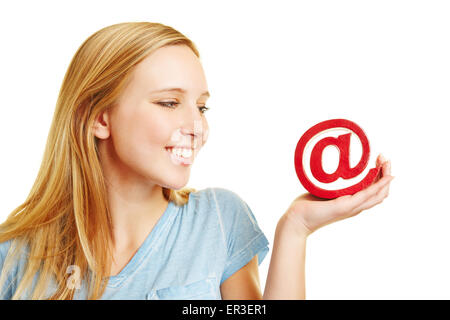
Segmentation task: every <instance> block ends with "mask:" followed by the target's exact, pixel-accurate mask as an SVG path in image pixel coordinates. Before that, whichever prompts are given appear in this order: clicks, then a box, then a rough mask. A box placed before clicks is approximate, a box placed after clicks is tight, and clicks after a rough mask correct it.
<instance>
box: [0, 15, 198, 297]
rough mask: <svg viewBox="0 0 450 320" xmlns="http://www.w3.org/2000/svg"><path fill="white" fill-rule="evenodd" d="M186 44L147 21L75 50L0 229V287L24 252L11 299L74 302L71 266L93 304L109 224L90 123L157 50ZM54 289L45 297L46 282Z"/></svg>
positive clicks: (115, 28) (184, 192)
mask: <svg viewBox="0 0 450 320" xmlns="http://www.w3.org/2000/svg"><path fill="white" fill-rule="evenodd" d="M169 45H187V46H188V47H189V48H191V49H192V51H193V52H194V53H195V54H196V56H197V57H200V55H199V52H198V50H197V49H196V47H195V45H194V44H193V42H192V41H191V40H189V39H188V38H187V37H186V36H184V35H183V34H181V33H180V32H178V31H176V30H174V29H173V28H171V27H169V26H166V25H163V24H160V23H151V22H125V23H118V24H114V25H111V26H107V27H105V28H103V29H101V30H99V31H97V32H95V33H94V34H92V35H91V36H90V37H89V38H88V39H86V40H85V41H84V43H83V44H82V45H81V46H80V48H79V49H78V50H77V52H76V53H75V55H74V57H73V58H72V61H71V63H70V65H69V68H68V70H67V72H66V74H65V77H64V80H63V83H62V86H61V89H60V91H59V95H58V100H57V103H56V108H55V113H54V116H53V120H52V124H51V128H50V132H49V135H48V139H47V143H46V147H45V152H44V156H43V160H42V164H41V167H40V169H39V173H38V175H37V178H36V180H35V182H34V185H33V187H32V189H31V191H30V193H29V195H28V197H27V199H26V201H25V202H24V203H22V204H21V205H20V206H19V207H17V208H16V209H15V210H13V212H12V213H10V215H9V216H8V218H7V219H6V221H5V222H4V223H2V224H1V225H0V243H1V242H4V241H8V240H11V241H12V245H11V248H10V250H9V252H8V255H7V257H6V259H5V262H4V266H3V270H2V273H1V275H0V288H2V284H3V283H4V282H5V281H6V279H7V277H8V276H7V275H8V272H9V271H10V270H11V268H12V267H13V265H14V262H15V261H16V259H17V258H18V256H19V254H20V252H23V250H22V249H27V250H29V255H28V259H27V264H26V267H25V269H24V274H23V277H22V278H21V280H20V283H19V284H18V286H17V289H16V291H15V292H14V293H13V296H12V299H21V298H22V296H23V295H24V294H25V293H26V292H27V291H28V290H31V289H32V287H33V284H32V282H33V278H34V277H35V275H39V276H38V277H37V278H38V280H37V281H36V283H35V286H34V289H33V290H32V292H31V293H30V295H31V297H30V298H31V299H73V298H74V294H75V291H74V290H75V288H76V287H75V286H68V285H67V281H68V280H70V279H69V277H70V273H69V272H68V270H70V268H71V266H74V265H75V266H78V267H79V271H80V274H81V275H82V280H85V281H87V283H88V284H89V286H88V289H89V291H88V292H89V293H88V299H99V298H100V297H101V296H102V295H103V293H104V291H105V289H106V284H107V282H105V279H106V278H107V277H108V273H109V270H110V265H111V256H112V255H111V252H112V251H111V248H112V247H111V244H112V239H113V237H112V225H111V217H110V213H109V210H108V202H107V197H106V186H105V181H104V177H103V174H102V167H101V165H100V161H99V157H98V150H97V138H96V137H95V136H94V134H93V124H94V121H95V119H96V118H97V117H98V116H99V115H100V113H101V112H103V111H105V110H106V109H108V108H110V107H111V106H112V105H114V103H115V101H116V99H117V97H118V96H119V94H120V93H121V91H122V89H123V88H124V87H125V86H126V83H127V81H128V79H129V75H130V73H131V71H132V70H133V67H134V66H136V65H137V64H138V63H139V62H141V61H142V60H143V59H145V58H146V57H147V56H148V55H149V54H151V53H152V52H154V51H155V50H157V49H159V48H161V47H163V46H169ZM192 191H195V189H193V188H184V189H181V190H172V189H166V188H163V194H164V197H165V198H166V199H167V200H168V201H172V202H174V203H175V204H176V205H183V204H185V203H186V202H187V200H188V198H189V193H190V192H192ZM51 278H52V279H54V280H56V283H57V288H56V290H55V292H54V293H53V294H52V295H51V296H46V294H47V289H48V287H49V285H50V280H51Z"/></svg>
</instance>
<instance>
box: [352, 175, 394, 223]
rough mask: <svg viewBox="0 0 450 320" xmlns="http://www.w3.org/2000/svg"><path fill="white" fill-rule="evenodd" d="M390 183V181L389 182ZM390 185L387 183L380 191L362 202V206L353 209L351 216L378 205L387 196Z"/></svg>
mask: <svg viewBox="0 0 450 320" xmlns="http://www.w3.org/2000/svg"><path fill="white" fill-rule="evenodd" d="M391 181H392V180H391ZM390 185H391V183H390V182H388V183H387V184H386V185H385V186H384V187H383V188H382V189H381V190H380V191H378V192H377V193H376V194H375V195H374V196H372V197H371V198H370V199H368V200H367V201H366V202H364V203H363V204H362V205H360V206H359V207H358V208H356V209H355V212H354V213H353V215H356V214H358V213H360V212H361V211H363V210H367V209H370V208H372V207H373V206H375V205H377V204H380V203H381V202H383V201H384V199H386V198H387V197H388V196H389V187H390Z"/></svg>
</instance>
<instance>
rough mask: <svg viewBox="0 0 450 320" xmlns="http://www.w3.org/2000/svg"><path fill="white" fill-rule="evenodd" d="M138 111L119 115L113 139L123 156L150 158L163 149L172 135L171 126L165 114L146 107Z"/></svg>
mask: <svg viewBox="0 0 450 320" xmlns="http://www.w3.org/2000/svg"><path fill="white" fill-rule="evenodd" d="M138 111H139V110H136V112H134V113H130V112H129V113H127V114H126V115H123V116H122V117H120V118H119V116H118V117H117V119H116V123H117V125H116V126H113V128H114V129H115V130H113V132H112V133H113V140H114V144H115V148H116V151H117V153H118V154H119V156H120V157H121V158H131V157H136V159H138V158H141V157H144V158H146V159H148V157H151V156H152V155H155V152H157V151H158V150H159V151H161V150H163V149H164V147H165V146H166V145H167V141H168V137H170V132H171V128H170V126H169V123H168V122H167V119H166V118H165V117H164V116H162V115H160V114H158V112H149V111H148V110H146V109H143V110H142V111H140V112H138Z"/></svg>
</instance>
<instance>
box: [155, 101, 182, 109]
mask: <svg viewBox="0 0 450 320" xmlns="http://www.w3.org/2000/svg"><path fill="white" fill-rule="evenodd" d="M158 104H159V105H161V106H163V107H167V108H173V106H171V105H177V104H180V103H179V102H173V101H166V102H158Z"/></svg>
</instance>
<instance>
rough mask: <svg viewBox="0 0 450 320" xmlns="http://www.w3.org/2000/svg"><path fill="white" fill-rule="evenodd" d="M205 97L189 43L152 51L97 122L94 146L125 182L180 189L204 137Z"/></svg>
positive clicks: (196, 59)
mask: <svg viewBox="0 0 450 320" xmlns="http://www.w3.org/2000/svg"><path fill="white" fill-rule="evenodd" d="M174 88H178V89H176V90H175V89H174ZM169 89H173V90H169ZM208 96H209V94H208V87H207V84H206V79H205V75H204V72H203V68H202V66H201V64H200V61H199V59H198V58H197V56H196V55H195V54H194V53H193V52H192V50H191V49H190V48H189V47H188V46H185V45H176V46H167V47H163V48H160V49H158V50H156V51H155V52H154V53H152V54H151V55H149V56H148V57H147V58H146V59H145V60H143V61H142V62H141V63H139V64H138V65H137V66H136V68H135V69H134V70H133V72H132V74H131V79H130V82H129V84H128V86H127V87H126V88H125V89H124V91H123V92H122V94H121V95H120V97H119V99H118V101H117V104H116V105H115V106H114V107H113V108H111V109H110V110H109V111H107V112H106V113H104V114H103V115H102V117H103V120H100V122H98V123H99V125H98V126H97V127H96V136H97V137H98V138H100V140H99V144H104V145H103V146H102V147H100V145H99V149H100V150H101V149H104V150H105V152H104V153H106V154H107V156H106V157H107V159H101V161H102V163H103V164H106V165H107V166H108V168H107V169H109V170H114V171H115V173H116V174H117V176H118V177H120V179H126V181H129V179H130V178H131V179H138V180H140V181H141V182H143V183H156V184H158V185H160V186H163V187H166V188H171V189H180V188H182V187H183V186H185V185H186V184H187V182H188V179H189V174H190V167H191V164H192V161H193V160H194V158H195V156H196V155H197V153H198V151H199V150H200V148H201V147H202V146H203V144H204V143H205V142H206V140H207V134H208V123H207V121H206V118H205V114H204V113H203V112H204V111H205V109H206V108H205V106H206V100H207V98H208ZM96 125H97V124H96ZM174 146H175V147H176V146H182V147H183V148H181V149H179V150H176V149H177V148H175V147H174ZM174 150H175V151H174ZM190 153H192V154H190ZM104 160H106V163H105V161H104Z"/></svg>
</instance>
